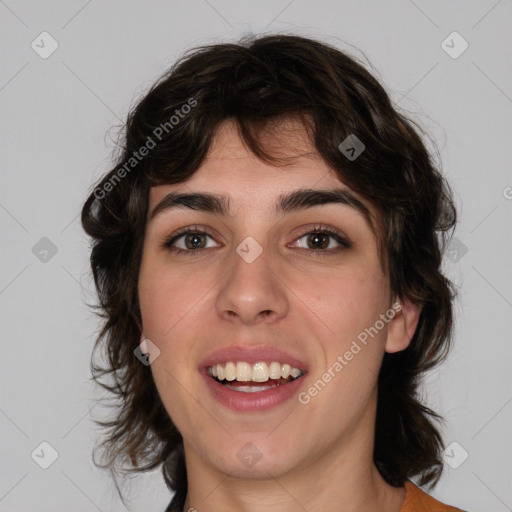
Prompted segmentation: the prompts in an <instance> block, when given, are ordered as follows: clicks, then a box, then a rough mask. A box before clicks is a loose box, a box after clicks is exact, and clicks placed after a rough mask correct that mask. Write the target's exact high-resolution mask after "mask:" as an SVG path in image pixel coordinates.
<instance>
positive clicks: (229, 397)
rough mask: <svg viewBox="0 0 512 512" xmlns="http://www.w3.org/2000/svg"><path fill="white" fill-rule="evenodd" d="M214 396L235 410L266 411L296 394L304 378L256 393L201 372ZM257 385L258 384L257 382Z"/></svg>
mask: <svg viewBox="0 0 512 512" xmlns="http://www.w3.org/2000/svg"><path fill="white" fill-rule="evenodd" d="M201 374H202V376H203V379H204V380H205V382H206V385H207V386H208V388H209V390H210V392H211V394H212V395H213V397H214V398H215V399H216V400H217V401H218V402H220V403H221V404H222V405H225V406H226V407H228V408H230V409H233V410H235V411H265V410H268V409H272V408H273V407H276V406H278V405H280V404H282V403H284V402H286V401H287V400H289V399H290V398H291V397H292V396H294V395H295V394H296V393H297V392H298V390H299V389H300V387H301V385H302V379H303V378H304V377H303V376H302V377H299V378H297V379H295V380H292V381H291V382H288V383H286V384H281V385H279V386H275V387H273V388H270V389H267V390H264V391H255V392H254V393H244V392H243V391H235V390H234V389H229V388H227V387H225V386H223V385H222V384H220V383H219V382H217V381H216V380H215V379H212V378H211V377H210V376H209V375H208V374H207V373H206V369H205V371H202V372H201ZM255 385H257V384H255Z"/></svg>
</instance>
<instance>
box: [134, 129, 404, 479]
mask: <svg viewBox="0 0 512 512" xmlns="http://www.w3.org/2000/svg"><path fill="white" fill-rule="evenodd" d="M285 128H286V129H282V130H280V131H279V134H280V135H279V137H277V135H275V134H274V135H272V136H271V137H269V139H268V140H269V142H270V143H273V144H275V146H276V150H277V149H279V151H281V152H282V154H283V155H284V154H287V155H294V156H297V155H298V156H297V158H296V159H295V160H293V163H291V164H290V165H287V166H285V167H273V166H271V165H269V164H266V163H264V162H262V161H261V160H259V159H257V158H256V157H255V156H254V155H253V154H251V153H250V152H249V151H248V150H247V149H245V147H244V146H243V144H242V142H241V140H240V139H239V138H238V136H237V134H236V131H235V130H234V127H233V126H232V125H231V124H230V123H229V122H226V123H224V124H222V125H221V126H220V127H219V129H218V132H217V135H216V137H215V139H214V142H213V144H212V147H211V150H210V153H209V155H208V158H207V159H206V160H205V161H204V162H203V164H202V166H201V167H200V168H199V169H198V170H197V172H196V173H195V174H194V175H193V176H192V177H191V178H190V179H189V180H188V181H186V182H183V183H179V184H174V185H162V186H157V187H154V188H152V189H151V191H150V204H149V212H148V223H147V226H146V233H145V239H144V248H143V257H142V262H141V268H140V275H139V290H138V291H139V300H140V307H141V314H142V320H143V330H144V332H143V337H145V338H147V339H149V340H150V341H151V343H152V344H154V345H155V346H156V347H158V349H159V351H160V353H159V355H158V357H157V358H156V359H155V360H154V362H152V364H151V369H152V373H153V377H154V380H155V383H156V386H157V388H158V391H159V394H160V396H161V397H162V400H163V403H164V405H165V407H166V409H167V411H168V413H169V415H170V417H171V418H172V420H173V422H174V423H175V425H176V426H177V428H178V429H179V431H180V432H181V434H182V436H183V438H184V443H185V452H186V457H187V464H188V463H189V462H191V461H195V463H199V464H202V465H203V466H205V467H208V468H210V470H212V471H222V472H224V473H230V474H231V475H233V476H238V477H251V478H260V477H261V478H263V477H267V476H268V473H270V474H272V475H274V476H278V475H284V474H287V473H290V472H293V471H294V468H300V467H311V466H312V465H313V466H314V465H315V464H318V463H320V461H324V462H325V460H326V457H330V456H332V454H336V453H342V452H343V450H346V449H348V448H349V447H357V446H360V445H362V443H363V444H364V443H366V442H370V441H371V440H372V436H373V422H374V416H373V413H374V408H375V400H376V382H377V375H378V371H379V368H380V365H381V362H382V357H383V355H384V352H385V351H386V350H387V351H390V352H392V351H396V350H400V349H402V348H404V343H406V341H407V340H406V338H407V336H405V335H403V336H400V335H399V334H398V331H399V329H398V327H393V325H394V324H397V322H398V321H399V318H400V317H401V315H402V313H401V312H398V313H397V312H396V310H393V309H392V305H393V304H394V302H393V298H392V297H391V293H390V286H389V278H388V276H387V275H385V274H384V272H383V269H382V266H381V261H380V257H379V254H378V251H377V242H376V238H375V234H374V232H373V231H372V228H371V226H370V224H369V221H368V219H367V217H366V216H365V215H364V214H363V213H362V211H361V210H360V209H359V208H358V207H355V206H354V205H350V204H346V201H345V203H343V202H341V203H340V202H328V203H324V204H314V203H315V201H311V204H310V205H309V206H308V207H304V206H303V205H302V206H301V205H299V207H297V208H291V207H290V202H288V208H286V207H285V208H284V209H283V210H282V211H279V212H277V206H278V205H279V199H280V197H281V196H286V195H287V194H291V193H293V192H296V191H300V190H303V189H313V190H323V191H333V190H338V191H340V190H341V191H342V194H343V193H344V194H345V196H343V197H347V194H351V196H350V197H352V198H355V199H356V200H358V201H359V202H360V203H361V205H363V206H366V208H367V209H368V211H369V212H370V214H373V215H375V211H374V209H373V208H372V206H371V205H370V204H368V203H367V202H366V201H365V200H364V199H363V198H361V197H360V196H358V195H357V194H355V193H354V192H352V191H351V189H350V188H349V187H347V186H346V185H345V184H343V183H342V182H340V180H339V178H338V177H337V175H336V174H335V173H334V171H333V170H332V169H330V168H329V167H328V166H327V165H326V164H325V163H324V162H323V161H322V160H321V159H320V157H319V156H318V155H317V154H316V152H315V150H314V148H313V147H312V146H311V144H310V143H309V141H308V139H307V137H306V134H305V132H304V130H303V128H302V126H301V125H300V124H299V123H298V122H290V123H288V124H287V125H286V126H285ZM276 133H277V132H276ZM171 192H172V193H184V194H192V193H209V194H216V195H223V196H226V198H229V204H227V205H226V208H227V209H228V211H227V212H225V213H227V214H226V215H224V214H221V213H219V212H218V211H216V212H215V211H214V212H212V211H205V210H204V209H202V208H199V207H198V206H197V205H198V204H199V203H195V204H196V209H192V208H189V207H186V206H183V204H182V205H181V206H176V205H174V207H168V208H163V207H162V205H160V206H159V207H158V208H157V209H156V210H155V208H156V207H157V205H159V204H160V203H161V202H162V201H163V200H164V198H165V197H166V196H167V195H168V194H169V193H171ZM342 194H340V195H342ZM203 204H204V203H203ZM189 205H190V203H189ZM167 206H169V204H167ZM285 206H286V205H285ZM296 206H297V205H296ZM373 222H374V224H375V219H373ZM185 229H188V230H190V232H189V233H183V231H184V230H185ZM390 311H391V313H390ZM393 312H394V313H395V314H394V315H393V314H392V313H393ZM384 317H385V320H384ZM393 317H394V318H393ZM365 329H366V331H365ZM393 329H394V330H395V331H396V332H395V335H393V336H391V334H392V333H393ZM400 332H402V331H400ZM362 333H366V340H365V342H363V339H364V338H365V335H364V334H362ZM370 333H371V335H370ZM357 347H358V348H357ZM217 364H218V365H220V366H218V365H217ZM288 365H289V366H288ZM212 367H213V368H212ZM294 368H296V370H294ZM290 371H291V372H292V376H288V377H286V375H287V374H288V373H289V372H290ZM212 373H213V374H214V375H215V374H216V375H217V378H214V376H213V375H211V374H212ZM298 373H300V376H299V377H297V378H294V379H293V376H294V375H297V374H298ZM222 377H224V380H223V381H222V383H221V382H219V378H222ZM285 377H286V378H285ZM232 378H235V380H231V379H232ZM228 379H229V380H228ZM243 379H249V381H247V380H243ZM290 379H293V380H290ZM239 380H240V381H239Z"/></svg>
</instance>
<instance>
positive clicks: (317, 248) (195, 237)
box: [162, 225, 352, 255]
mask: <svg viewBox="0 0 512 512" xmlns="http://www.w3.org/2000/svg"><path fill="white" fill-rule="evenodd" d="M306 236H307V237H308V238H306V247H303V246H301V244H299V243H298V241H299V240H301V239H302V238H305V237H306ZM207 238H210V239H212V240H213V239H214V237H213V235H212V234H210V233H208V231H207V230H206V228H202V229H200V228H199V227H198V226H190V227H187V228H183V229H181V230H180V231H178V232H177V233H173V234H172V235H171V236H170V237H169V238H167V239H166V240H164V242H163V244H162V246H163V247H165V248H166V249H169V250H172V251H173V252H175V253H176V254H187V255H193V254H198V253H201V252H202V251H203V250H204V249H209V248H211V247H212V246H208V245H207V243H208V242H207ZM333 241H334V243H335V244H338V246H341V248H338V249H336V247H331V245H332V242H333ZM290 245H291V246H292V247H298V248H301V249H305V250H306V251H307V252H313V253H315V254H317V255H321V254H324V255H327V254H332V253H339V252H340V251H343V250H344V249H348V248H350V247H352V244H351V243H350V242H349V240H348V239H347V238H346V237H345V236H344V235H343V234H342V233H341V232H339V231H337V230H335V229H332V228H329V227H326V226H322V225H314V226H313V227H311V226H309V229H308V230H306V231H304V232H303V234H302V235H300V236H299V237H298V238H296V239H295V241H294V242H293V243H292V244H290ZM213 247H215V246H213Z"/></svg>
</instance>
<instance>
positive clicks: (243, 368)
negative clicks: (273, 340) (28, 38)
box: [207, 361, 306, 393]
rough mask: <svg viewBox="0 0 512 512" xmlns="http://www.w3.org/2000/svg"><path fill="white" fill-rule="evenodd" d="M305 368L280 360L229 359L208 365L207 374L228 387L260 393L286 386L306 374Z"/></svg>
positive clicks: (237, 390)
mask: <svg viewBox="0 0 512 512" xmlns="http://www.w3.org/2000/svg"><path fill="white" fill-rule="evenodd" d="M305 373H306V372H305V370H301V369H300V368H296V367H294V366H291V365H290V364H288V363H280V362H279V361H269V362H264V361H260V362H257V363H254V364H250V363H247V362H245V361H228V362H226V363H225V364H221V363H219V364H214V365H212V366H208V367H207V375H208V376H209V377H210V378H211V379H213V380H214V381H215V382H218V383H219V384H221V385H222V386H224V387H225V388H227V389H230V390H233V391H236V392H241V393H259V392H263V391H268V390H270V389H274V388H277V387H279V386H284V385H285V384H288V383H290V382H293V381H295V380H297V379H299V378H300V377H302V376H303V375H304V374H305Z"/></svg>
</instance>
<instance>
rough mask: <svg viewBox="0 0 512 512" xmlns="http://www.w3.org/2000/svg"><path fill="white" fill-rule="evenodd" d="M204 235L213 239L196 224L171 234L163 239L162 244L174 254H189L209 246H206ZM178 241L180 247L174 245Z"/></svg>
mask: <svg viewBox="0 0 512 512" xmlns="http://www.w3.org/2000/svg"><path fill="white" fill-rule="evenodd" d="M206 237H208V238H212V239H213V237H212V235H210V234H209V233H208V232H207V231H203V230H202V229H199V228H198V226H191V227H188V228H184V229H182V230H180V231H179V232H178V233H174V234H173V235H171V237H170V238H168V239H167V240H165V241H164V243H163V246H164V247H165V248H167V249H172V250H173V251H174V252H175V253H176V254H190V255H191V254H193V253H194V252H201V251H202V250H203V249H208V248H209V247H207V246H206V243H207V242H206ZM181 239H183V240H181ZM178 241H180V242H179V243H180V244H181V247H180V245H176V243H177V242H178Z"/></svg>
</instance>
